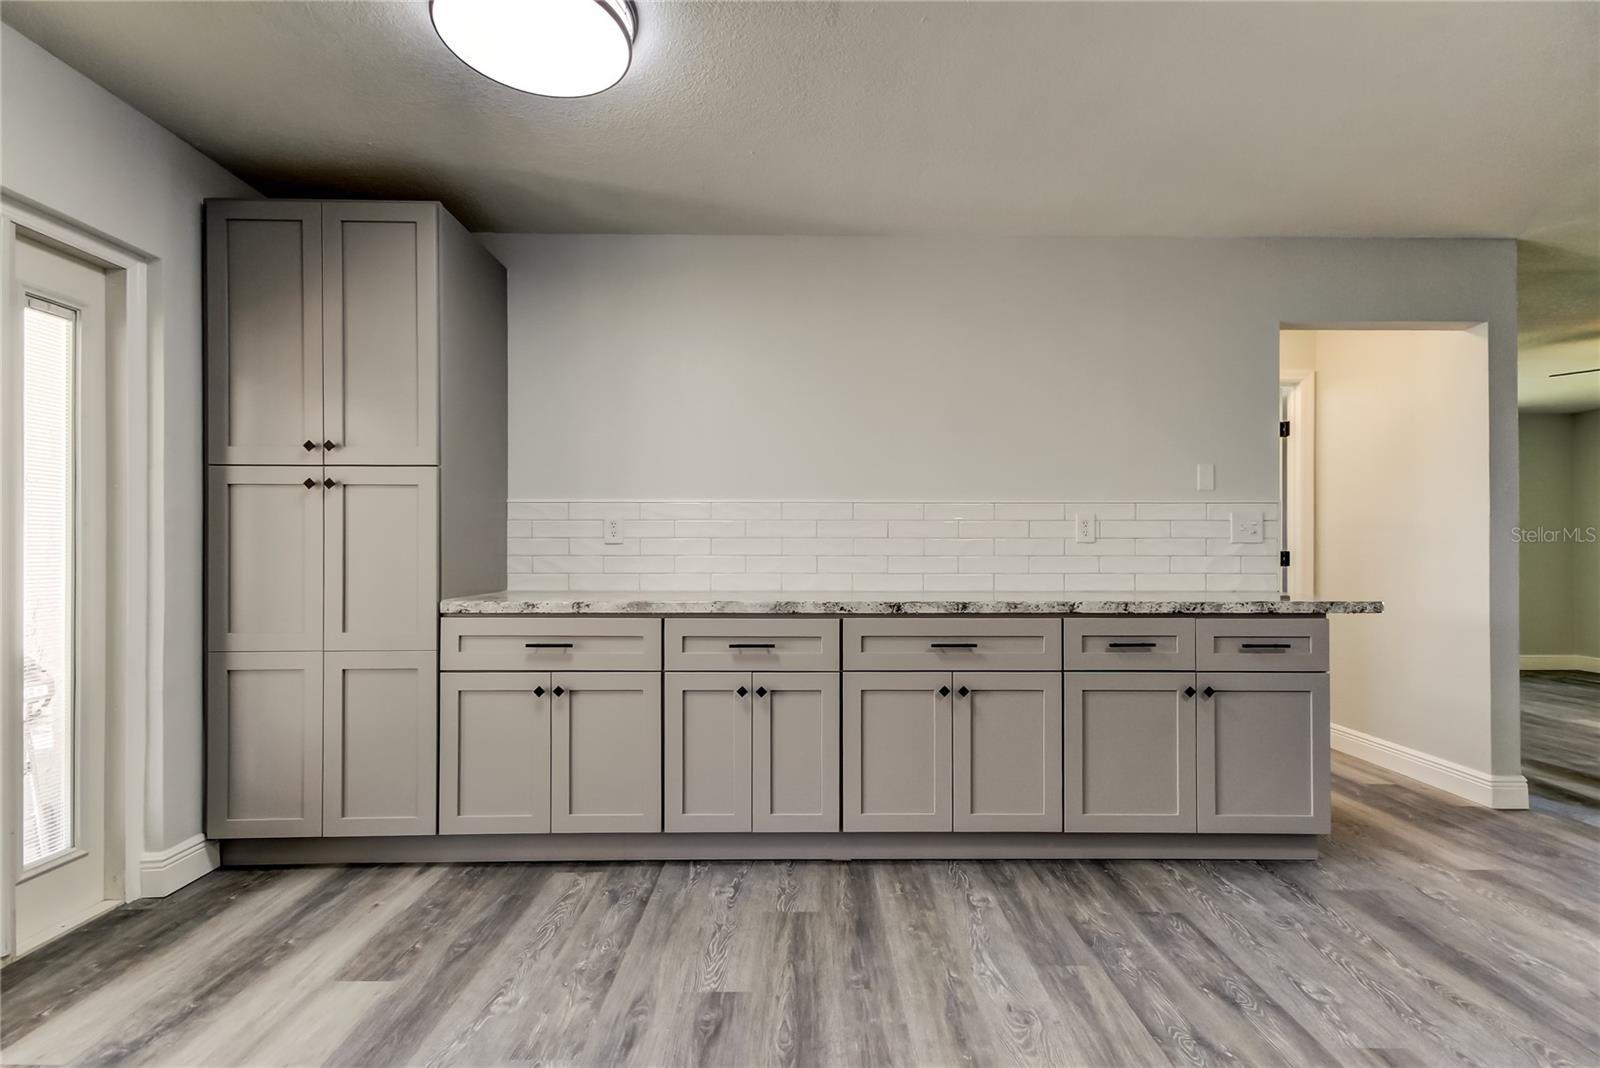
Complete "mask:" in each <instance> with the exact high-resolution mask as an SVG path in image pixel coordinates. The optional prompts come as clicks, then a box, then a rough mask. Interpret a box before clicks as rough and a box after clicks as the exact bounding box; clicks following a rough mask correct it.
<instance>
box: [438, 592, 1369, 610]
mask: <svg viewBox="0 0 1600 1068" xmlns="http://www.w3.org/2000/svg"><path fill="white" fill-rule="evenodd" d="M1382 611H1383V602H1382V601H1336V600H1318V601H1291V600H1289V599H1288V598H1278V597H1259V596H1258V597H1254V598H1245V597H1226V596H1222V597H1201V598H1183V597H1178V596H1174V595H1172V594H1148V595H1137V594H1127V595H1124V596H1120V597H1115V598H1112V597H1094V596H1092V595H1091V596H1088V597H1083V598H1067V597H1062V596H1060V595H1055V594H1050V595H1040V596H1030V595H1028V594H1010V595H1006V594H970V593H969V594H960V595H954V596H949V597H939V596H936V595H931V594H926V593H924V594H914V595H908V594H904V593H818V594H813V595H811V596H805V595H801V596H795V595H790V594H782V593H722V594H713V593H650V594H632V595H628V594H597V595H595V596H593V597H574V596H572V595H570V594H563V595H555V594H540V593H528V592H517V591H515V590H512V591H507V592H502V593H485V594H478V595H476V596H473V597H447V598H445V599H444V600H443V601H441V602H439V612H440V614H442V615H446V616H766V615H789V616H1010V615H1016V616H1021V615H1031V616H1073V615H1078V616H1120V615H1140V616H1143V615H1151V616H1166V615H1176V616H1182V615H1202V616H1256V615H1279V616H1321V615H1345V614H1349V615H1375V614H1377V613H1379V612H1382Z"/></svg>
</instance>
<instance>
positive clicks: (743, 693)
mask: <svg viewBox="0 0 1600 1068" xmlns="http://www.w3.org/2000/svg"><path fill="white" fill-rule="evenodd" d="M749 692H750V691H749V690H747V689H745V688H744V687H743V686H741V687H739V689H738V694H739V696H740V697H743V696H744V695H745V694H747V693H749Z"/></svg>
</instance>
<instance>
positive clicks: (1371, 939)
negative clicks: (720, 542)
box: [0, 756, 1600, 1068]
mask: <svg viewBox="0 0 1600 1068" xmlns="http://www.w3.org/2000/svg"><path fill="white" fill-rule="evenodd" d="M1334 769H1335V786H1334V833H1333V835H1332V836H1331V838H1329V839H1327V840H1326V841H1325V843H1324V849H1323V855H1322V858H1321V859H1320V860H1318V861H1315V862H1271V863H1268V862H1222V861H1121V862H1084V861H1060V862H1058V861H1048V862H1045V861H1038V862H1035V861H1014V862H1012V861H1007V862H982V863H978V862H926V863H918V862H905V861H897V862H855V863H824V862H799V863H771V862H717V863H666V864H658V863H628V864H589V865H583V864H560V865H555V864H551V865H535V864H498V865H487V864H485V865H470V864H469V865H460V864H457V865H435V866H428V865H396V866H387V867H384V866H360V867H346V868H296V869H278V870H273V869H259V870H244V869H241V870H224V871H218V872H214V873H213V874H211V875H209V876H207V877H206V878H204V879H202V880H200V881H198V882H196V883H194V884H193V885H191V886H189V887H186V888H185V889H184V890H182V891H180V892H179V893H177V894H175V895H173V896H172V897H169V898H166V899H164V900H159V901H148V902H141V903H139V904H136V905H132V906H128V907H126V908H123V909H119V910H117V911H116V912H114V913H112V914H110V915H108V916H106V917H104V918H102V919H100V920H97V921H95V922H94V923H92V924H90V925H89V926H87V927H85V928H83V929H81V930H79V931H77V932H74V933H73V934H71V935H68V936H67V937H65V938H63V939H61V940H59V941H57V942H55V943H53V944H51V945H49V946H47V947H45V948H43V949H41V950H39V951H37V952H35V953H34V954H31V955H30V956H28V957H25V958H23V959H22V960H19V961H17V962H15V963H13V964H11V965H10V966H8V967H6V968H5V969H4V970H3V971H0V1059H3V1060H4V1062H5V1063H7V1064H52V1065H54V1064H153V1065H208V1066H210V1065H234V1064H241V1065H243V1064H249V1065H257V1064H282V1065H312V1064H319V1065H320V1064H328V1065H398V1064H418V1065H440V1066H443V1065H492V1064H518V1065H521V1064H605V1065H610V1064H634V1065H678V1064H710V1065H734V1066H747V1065H764V1064H776V1065H811V1064H828V1065H833V1064H861V1065H896V1064H915V1065H926V1064H951V1065H955V1064H969V1065H989V1064H1022V1065H1093V1066H1105V1065H1147V1064H1166V1063H1170V1064H1173V1065H1212V1064H1222V1065H1244V1064H1263V1065H1373V1066H1379V1065H1434V1064H1461V1065H1485V1066H1493V1068H1498V1066H1502V1065H1521V1064H1527V1065H1594V1064H1600V908H1597V906H1600V828H1596V827H1595V826H1592V825H1590V824H1588V823H1585V822H1583V821H1582V820H1579V819H1572V818H1569V817H1568V816H1567V815H1565V814H1563V813H1562V812H1560V811H1556V812H1541V811H1534V812H1491V811H1489V810H1486V809H1481V808H1477V807H1474V806H1471V805H1467V804H1464V803H1461V802H1458V801H1456V800H1454V799H1452V798H1449V797H1448V796H1446V795H1444V794H1440V793H1437V792H1435V791H1432V790H1429V789H1427V788H1425V787H1421V786H1418V785H1415V784H1411V783H1408V782H1406V781H1404V780H1399V779H1394V778H1392V777H1390V776H1388V775H1387V774H1386V773H1384V772H1382V771H1381V770H1379V769H1377V768H1374V767H1372V766H1370V765H1365V764H1361V763H1359V762H1357V761H1353V760H1349V759H1347V758H1343V757H1338V756H1336V757H1335V765H1334Z"/></svg>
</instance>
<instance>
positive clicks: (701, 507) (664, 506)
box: [639, 501, 711, 519]
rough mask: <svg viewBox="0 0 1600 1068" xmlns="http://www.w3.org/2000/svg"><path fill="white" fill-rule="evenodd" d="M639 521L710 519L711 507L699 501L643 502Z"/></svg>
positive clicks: (640, 506) (640, 507)
mask: <svg viewBox="0 0 1600 1068" xmlns="http://www.w3.org/2000/svg"><path fill="white" fill-rule="evenodd" d="M639 518H640V519H710V518H711V505H710V504H709V503H705V502H701V501H643V502H641V503H640V504H639Z"/></svg>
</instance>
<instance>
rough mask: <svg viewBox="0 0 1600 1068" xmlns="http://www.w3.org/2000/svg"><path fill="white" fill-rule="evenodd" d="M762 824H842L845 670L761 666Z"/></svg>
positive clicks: (822, 827) (755, 808) (756, 691)
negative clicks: (842, 680) (841, 713)
mask: <svg viewBox="0 0 1600 1068" xmlns="http://www.w3.org/2000/svg"><path fill="white" fill-rule="evenodd" d="M750 686H751V694H752V696H753V697H754V699H755V704H754V705H753V706H752V707H753V715H752V717H751V743H750V744H751V768H750V774H751V784H750V788H751V813H750V828H751V830H755V831H837V830H838V829H839V778H840V760H841V756H840V752H839V719H840V716H839V674H838V672H834V671H758V672H756V673H755V674H754V675H752V676H751V679H750Z"/></svg>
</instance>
